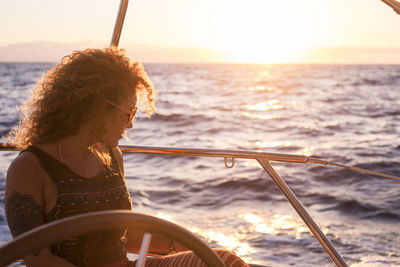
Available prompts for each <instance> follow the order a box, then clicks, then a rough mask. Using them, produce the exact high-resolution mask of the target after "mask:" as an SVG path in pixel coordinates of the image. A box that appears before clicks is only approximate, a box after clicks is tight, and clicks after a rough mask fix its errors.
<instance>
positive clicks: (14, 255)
mask: <svg viewBox="0 0 400 267" xmlns="http://www.w3.org/2000/svg"><path fill="white" fill-rule="evenodd" d="M382 1H383V2H384V3H386V4H387V5H389V6H390V7H391V8H393V9H394V11H396V13H398V14H400V4H399V2H397V1H394V0H382ZM127 6H128V0H122V1H121V5H120V9H119V12H118V17H117V21H116V23H115V28H114V33H113V37H112V41H111V46H118V42H119V38H120V35H121V31H122V27H123V21H124V17H125V13H126V10H127ZM120 148H121V150H122V151H123V152H124V153H138V154H152V155H170V156H184V157H218V158H222V159H224V163H225V166H226V167H227V168H232V167H234V165H235V159H249V160H254V161H256V162H257V163H258V164H259V165H260V166H261V167H262V169H264V171H265V172H266V173H267V174H268V176H269V177H270V178H271V179H272V180H273V182H274V183H275V184H276V185H277V187H278V188H279V190H280V191H281V192H282V194H283V195H284V196H285V197H286V199H287V200H288V201H289V202H290V204H291V205H292V206H293V208H294V210H295V211H296V212H297V213H298V215H299V216H300V218H301V219H302V220H303V221H304V223H305V224H306V225H307V227H308V228H309V229H310V231H311V232H312V233H313V234H314V236H315V237H316V238H317V239H318V241H319V242H320V243H321V245H322V247H323V248H324V250H325V251H326V253H327V254H328V255H329V256H330V257H331V259H332V261H333V262H334V263H335V264H336V265H337V266H347V264H346V262H345V261H344V259H343V257H342V256H341V255H340V253H339V252H338V251H337V249H336V248H335V247H334V245H333V244H332V242H331V241H330V240H329V239H328V238H327V236H326V235H325V234H324V233H323V231H322V230H321V229H320V227H319V226H318V225H317V223H316V222H315V220H314V219H313V218H312V217H311V216H310V214H309V213H308V212H307V210H306V208H305V207H304V205H303V204H302V203H301V202H300V200H299V199H298V198H297V196H296V195H295V193H294V192H293V191H292V190H291V188H290V187H289V186H288V185H287V183H286V182H285V181H284V180H283V179H282V177H280V176H279V175H278V173H277V172H276V170H275V169H274V168H273V167H272V165H271V164H270V162H287V163H302V164H305V163H311V164H319V165H331V166H336V167H340V168H346V169H349V170H352V171H357V172H364V173H368V174H371V175H378V176H382V177H385V178H390V179H397V180H400V178H399V177H397V176H393V175H388V174H382V173H378V172H374V171H370V170H366V169H362V168H358V167H351V166H346V165H343V164H338V163H334V162H329V161H325V160H322V159H318V158H314V157H310V156H305V155H292V154H278V153H266V152H259V151H247V150H218V149H197V148H170V147H168V148H167V147H140V146H120ZM13 149H15V148H14V147H13V146H11V145H8V144H1V150H13ZM118 226H123V227H128V228H131V227H132V229H135V228H136V229H137V228H138V227H140V228H142V229H143V230H144V231H145V232H146V234H145V236H144V237H143V241H142V248H141V251H140V254H139V260H138V263H137V264H138V265H137V266H144V264H145V259H146V255H147V250H148V247H149V244H150V242H151V233H154V232H158V233H161V234H164V235H166V236H167V237H169V238H174V239H175V240H176V241H178V242H179V243H181V244H183V245H184V246H186V247H187V248H189V249H192V250H193V251H194V252H195V253H196V254H197V255H198V256H199V257H200V258H202V259H203V260H204V261H205V263H206V264H207V265H208V266H223V263H222V262H221V261H220V260H219V258H218V257H217V256H216V255H215V253H214V252H213V251H212V250H211V249H210V248H209V247H208V246H207V244H205V243H204V242H203V241H201V240H200V239H199V238H198V237H196V236H195V235H194V234H192V233H190V232H189V231H188V230H186V229H185V228H183V227H180V226H178V225H176V224H173V223H171V222H169V221H166V220H162V219H159V218H155V217H152V216H149V215H145V214H138V213H130V212H121V211H112V212H99V213H92V214H87V215H81V216H76V217H70V218H66V219H63V220H60V221H57V222H54V223H50V224H47V225H43V226H42V227H39V228H37V229H34V230H32V231H29V232H27V233H25V234H23V235H21V236H19V237H17V238H16V239H15V240H13V241H11V242H9V243H7V244H5V245H4V246H3V247H1V248H0V266H3V265H7V264H10V263H11V262H13V261H15V260H16V259H20V258H21V257H22V256H24V255H25V254H28V253H30V252H31V251H32V250H34V249H35V248H37V247H40V246H44V245H46V244H50V243H52V242H55V241H57V240H60V239H62V238H64V237H65V236H70V235H76V234H80V233H83V232H85V231H89V230H90V231H93V230H102V229H107V228H110V227H118ZM128 238H129V236H128ZM221 264H222V265H221ZM250 266H253V267H256V266H260V265H256V264H250Z"/></svg>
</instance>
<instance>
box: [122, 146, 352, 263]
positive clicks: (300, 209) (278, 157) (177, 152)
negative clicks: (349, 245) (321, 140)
mask: <svg viewBox="0 0 400 267" xmlns="http://www.w3.org/2000/svg"><path fill="white" fill-rule="evenodd" d="M120 149H121V151H122V152H125V153H139V154H140V153H141V154H158V155H174V156H198V157H222V158H225V159H226V158H232V159H234V158H243V159H254V160H257V161H258V163H259V164H260V165H261V166H262V167H263V169H264V170H265V171H266V172H267V173H268V175H269V176H270V177H271V179H272V180H273V182H274V183H275V184H276V185H277V186H278V188H279V190H280V191H281V192H282V194H283V195H284V196H285V197H286V199H287V200H288V201H289V202H290V204H291V205H292V206H293V208H294V209H295V210H296V212H297V213H298V214H299V216H300V217H301V219H302V220H303V221H304V223H305V224H306V225H307V227H308V228H309V229H310V231H311V232H312V233H313V234H314V236H315V237H316V238H317V239H318V241H319V242H320V243H321V245H322V247H323V248H324V249H325V251H326V252H327V253H328V255H329V256H330V257H331V258H332V260H333V261H334V262H335V263H336V265H337V266H347V264H346V262H345V261H344V259H343V258H342V256H341V255H340V254H339V252H338V251H337V250H336V248H335V247H334V246H333V244H332V243H331V242H330V240H329V239H328V238H327V237H326V235H325V234H324V233H323V232H322V231H321V229H320V228H319V227H318V225H317V224H316V223H315V221H314V220H313V219H312V217H311V216H310V214H309V213H308V212H307V210H306V208H305V207H304V206H303V204H302V203H301V202H300V200H299V199H298V198H297V197H296V195H295V194H294V193H293V191H292V190H291V189H290V187H289V186H288V185H287V184H286V183H285V181H284V180H283V179H282V178H281V177H280V176H279V175H278V174H277V172H276V171H275V170H274V168H273V167H272V166H271V164H269V161H279V162H292V163H306V162H312V163H318V164H325V161H321V160H318V159H314V158H311V157H307V156H302V155H289V154H278V153H265V152H253V151H243V150H215V149H194V148H188V149H185V148H166V147H164V148H163V147H136V146H120Z"/></svg>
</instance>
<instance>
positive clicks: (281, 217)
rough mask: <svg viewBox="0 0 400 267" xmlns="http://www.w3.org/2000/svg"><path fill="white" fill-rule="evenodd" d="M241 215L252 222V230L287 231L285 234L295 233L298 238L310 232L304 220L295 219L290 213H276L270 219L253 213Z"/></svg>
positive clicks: (266, 232)
mask: <svg viewBox="0 0 400 267" xmlns="http://www.w3.org/2000/svg"><path fill="white" fill-rule="evenodd" d="M239 217H241V218H243V219H244V220H246V221H247V222H248V223H250V227H249V231H250V232H259V233H263V234H272V235H278V234H281V233H282V232H285V234H293V235H294V236H295V237H296V239H299V238H300V236H301V234H302V233H307V232H309V231H308V228H307V227H305V226H304V224H303V222H302V221H300V220H298V219H294V218H293V216H292V215H290V214H275V215H274V216H273V217H272V218H271V219H270V220H269V221H265V220H264V219H263V218H261V217H259V216H257V215H255V214H252V213H247V214H241V215H239Z"/></svg>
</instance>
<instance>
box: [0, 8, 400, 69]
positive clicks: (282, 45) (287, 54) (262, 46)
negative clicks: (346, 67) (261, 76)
mask: <svg viewBox="0 0 400 267" xmlns="http://www.w3.org/2000/svg"><path fill="white" fill-rule="evenodd" d="M118 7H119V0H84V1H83V0H68V1H67V0H63V1H62V0H38V1H28V0H1V1H0V25H1V27H0V36H1V38H0V60H3V61H4V60H7V59H8V60H10V58H11V59H12V57H19V58H18V59H16V60H19V61H20V60H21V59H20V58H22V57H26V58H27V60H29V57H32V56H33V55H32V54H33V53H34V54H35V55H34V56H36V57H42V58H52V57H53V56H54V57H57V56H58V55H57V53H69V52H68V50H71V49H75V48H74V47H76V48H77V49H81V48H83V47H84V46H87V45H89V46H97V47H105V46H108V44H109V42H110V38H111V34H112V31H113V27H114V22H115V18H116V14H117V11H118ZM21 43H25V45H21ZM32 43H36V44H34V45H33V46H32V48H29V45H31V44H32ZM16 44H19V45H18V46H16ZM120 47H126V48H127V50H128V52H129V53H132V54H135V56H136V57H137V58H140V59H141V60H144V61H146V60H147V61H160V62H161V61H185V60H184V59H187V60H186V61H191V60H192V61H244V62H267V63H268V62H298V61H311V62H318V61H322V62H329V61H332V62H335V60H336V61H338V60H339V59H341V60H342V61H344V62H345V61H346V60H348V61H350V63H351V61H357V60H359V61H360V62H361V63H364V62H362V61H363V60H364V61H366V62H368V61H369V62H370V63H374V62H379V63H400V16H399V15H396V13H395V12H394V11H393V10H392V9H391V8H389V7H388V6H386V5H385V4H384V3H382V2H381V1H380V0H332V1H330V0H285V1H283V0H240V1H239V0H130V3H129V7H128V12H127V15H126V20H125V24H124V28H123V31H122V36H121V41H120ZM33 51H35V52H33ZM46 51H47V52H48V53H46ZM64 51H66V52H64ZM53 54H54V55H53ZM60 56H61V55H60ZM361 58H363V59H361ZM174 59H176V60H174ZM339 61H340V60H339Z"/></svg>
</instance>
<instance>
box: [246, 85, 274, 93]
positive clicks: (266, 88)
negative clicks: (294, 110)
mask: <svg viewBox="0 0 400 267" xmlns="http://www.w3.org/2000/svg"><path fill="white" fill-rule="evenodd" d="M247 89H248V90H250V91H266V92H272V91H274V90H276V88H275V87H272V86H264V85H257V86H249V87H247Z"/></svg>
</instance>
